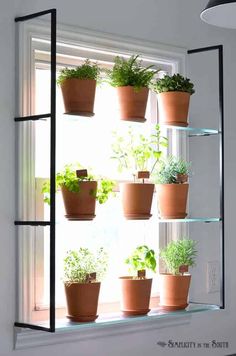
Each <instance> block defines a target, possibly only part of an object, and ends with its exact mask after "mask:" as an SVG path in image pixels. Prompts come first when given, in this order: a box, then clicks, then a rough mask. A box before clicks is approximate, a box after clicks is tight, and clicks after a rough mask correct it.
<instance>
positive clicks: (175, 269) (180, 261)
mask: <svg viewBox="0 0 236 356" xmlns="http://www.w3.org/2000/svg"><path fill="white" fill-rule="evenodd" d="M196 255H197V250H196V241H194V240H188V239H183V240H178V241H172V242H170V243H169V244H168V245H167V246H166V247H165V248H163V249H162V250H161V251H160V258H161V259H162V260H163V262H164V263H165V265H166V267H167V269H168V271H169V272H170V273H171V274H173V275H179V274H181V273H180V271H179V268H180V267H181V266H189V267H191V266H194V265H195V260H196Z"/></svg>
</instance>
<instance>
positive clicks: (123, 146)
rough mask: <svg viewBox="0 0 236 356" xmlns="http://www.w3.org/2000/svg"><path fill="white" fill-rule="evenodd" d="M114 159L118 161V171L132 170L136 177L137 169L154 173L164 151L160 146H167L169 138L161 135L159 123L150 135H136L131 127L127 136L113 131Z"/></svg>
mask: <svg viewBox="0 0 236 356" xmlns="http://www.w3.org/2000/svg"><path fill="white" fill-rule="evenodd" d="M113 137H114V142H113V144H112V150H113V155H112V157H111V158H112V159H115V160H117V162H118V171H119V172H122V171H124V170H126V171H131V172H132V175H133V176H134V177H135V173H136V172H137V171H149V172H150V173H152V172H153V171H154V168H155V166H156V164H157V162H158V161H159V159H160V157H161V155H162V151H161V149H160V147H167V146H168V140H167V138H166V137H164V136H162V135H161V130H160V127H159V125H156V127H155V133H154V134H151V135H149V136H144V135H143V134H139V135H135V134H134V132H133V130H132V128H131V127H129V129H128V133H127V135H126V136H122V135H118V133H117V132H116V131H115V132H113Z"/></svg>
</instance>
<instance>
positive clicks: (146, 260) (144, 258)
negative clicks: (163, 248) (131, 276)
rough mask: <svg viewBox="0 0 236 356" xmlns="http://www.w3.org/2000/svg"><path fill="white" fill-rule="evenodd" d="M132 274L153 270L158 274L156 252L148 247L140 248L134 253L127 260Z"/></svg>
mask: <svg viewBox="0 0 236 356" xmlns="http://www.w3.org/2000/svg"><path fill="white" fill-rule="evenodd" d="M125 263H126V264H128V265H129V267H130V270H131V271H132V272H137V271H142V270H147V269H149V270H151V271H153V272H156V257H155V252H154V250H151V249H149V248H148V246H146V245H143V246H138V247H137V248H136V249H135V250H134V251H133V253H132V254H131V255H130V256H129V257H128V258H127V259H126V260H125Z"/></svg>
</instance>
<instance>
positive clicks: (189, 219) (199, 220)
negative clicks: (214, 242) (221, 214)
mask: <svg viewBox="0 0 236 356" xmlns="http://www.w3.org/2000/svg"><path fill="white" fill-rule="evenodd" d="M158 221H159V223H168V222H184V223H189V222H205V223H211V222H219V221H221V218H191V217H189V218H185V219H159V220H158Z"/></svg>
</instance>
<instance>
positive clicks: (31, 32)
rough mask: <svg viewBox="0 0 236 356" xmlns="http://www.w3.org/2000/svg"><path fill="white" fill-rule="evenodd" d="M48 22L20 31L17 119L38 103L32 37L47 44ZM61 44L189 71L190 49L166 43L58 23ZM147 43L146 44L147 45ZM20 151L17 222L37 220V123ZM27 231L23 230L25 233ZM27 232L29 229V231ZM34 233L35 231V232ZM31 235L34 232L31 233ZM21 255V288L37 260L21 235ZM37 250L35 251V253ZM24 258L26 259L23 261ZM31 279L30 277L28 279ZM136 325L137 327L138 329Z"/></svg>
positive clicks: (22, 311)
mask: <svg viewBox="0 0 236 356" xmlns="http://www.w3.org/2000/svg"><path fill="white" fill-rule="evenodd" d="M47 25H48V23H47V21H42V20H37V21H35V24H32V23H24V24H22V26H21V27H20V28H19V51H18V52H19V70H18V72H19V83H22V79H23V78H24V89H23V88H22V86H21V85H19V86H18V87H17V92H18V98H17V99H18V100H17V102H18V103H19V105H18V108H17V112H16V116H24V115H29V114H30V112H31V111H32V110H33V108H34V102H32V100H31V99H32V98H31V95H30V89H31V83H32V80H33V78H34V75H33V71H34V61H33V60H32V58H33V53H34V46H33V45H32V38H37V37H39V38H42V39H45V41H47V40H48V39H49V38H50V27H49V26H47ZM57 33H58V35H57V41H58V42H62V43H65V44H66V43H70V44H71V43H74V44H75V45H76V44H77V46H78V44H79V45H81V46H84V47H87V48H88V47H92V48H95V49H97V50H101V51H102V50H106V49H107V48H110V49H111V50H112V52H114V53H120V52H122V53H126V54H127V55H130V54H132V53H135V52H136V53H140V55H143V56H148V57H149V58H150V59H151V58H153V59H157V58H161V60H163V61H166V63H170V62H171V63H174V67H173V70H174V71H178V72H180V73H182V74H184V73H185V72H186V58H187V50H186V49H185V48H180V47H175V46H168V45H164V44H159V43H155V42H149V41H144V40H143V41H142V40H138V39H135V38H130V37H122V36H117V35H113V34H108V33H102V32H97V31H92V30H88V29H83V28H79V27H74V26H69V25H60V24H58V30H57ZM144 43H145V44H144ZM17 136H18V142H17V150H18V152H21V154H22V153H23V155H18V162H19V167H18V168H19V169H18V172H19V173H18V181H19V190H18V202H17V212H16V214H17V219H18V220H34V215H35V206H34V204H33V202H32V200H30V199H29V200H28V201H25V199H22V198H23V197H25V195H26V194H25V193H26V186H25V185H24V181H23V179H22V177H23V172H25V167H26V165H27V171H28V172H29V175H28V177H27V178H28V180H29V181H30V182H31V184H30V186H29V187H28V188H27V196H33V194H29V192H31V193H32V192H34V191H35V187H34V184H32V180H30V177H32V176H34V152H33V151H32V147H31V138H32V137H33V123H32V124H31V123H27V124H26V125H25V124H22V125H20V126H19V127H18V128H17ZM19 212H21V213H22V214H21V216H19ZM23 230H24V229H23V228H22V231H23ZM26 230H27V228H26ZM32 230H33V229H32ZM29 234H30V233H29ZM17 249H18V251H17V254H18V256H19V258H18V267H19V271H20V273H19V278H18V287H21V286H22V285H23V278H22V276H24V280H28V281H30V280H32V276H33V275H34V271H35V269H34V268H35V266H34V261H32V259H29V258H28V256H30V255H32V254H30V251H33V250H34V249H35V245H34V242H33V239H32V238H30V236H25V233H24V236H19V237H18V243H17ZM32 249H33V250H32ZM23 257H24V258H23ZM26 276H27V278H25V277H26ZM30 288H31V289H30ZM18 290H19V291H21V292H20V293H18V298H17V306H18V310H17V313H18V315H17V319H18V318H20V319H22V320H28V319H30V315H29V314H30V313H28V312H27V310H29V309H30V310H33V308H34V305H33V304H34V300H32V299H34V298H30V296H31V295H33V286H32V285H30V284H27V286H25V287H24V288H23V289H22V290H21V288H18ZM26 305H30V306H31V308H26V307H25V306H26ZM135 324H136V323H135V322H134V324H133V325H134V326H135Z"/></svg>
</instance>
